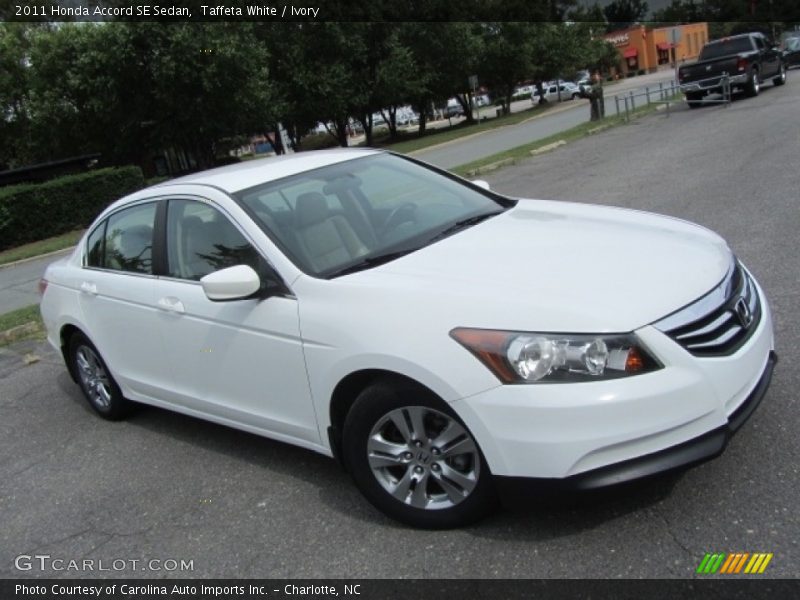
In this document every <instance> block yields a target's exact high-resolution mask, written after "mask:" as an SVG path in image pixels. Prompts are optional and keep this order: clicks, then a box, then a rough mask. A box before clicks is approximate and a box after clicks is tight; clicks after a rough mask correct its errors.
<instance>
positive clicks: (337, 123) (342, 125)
mask: <svg viewBox="0 0 800 600" xmlns="http://www.w3.org/2000/svg"><path fill="white" fill-rule="evenodd" d="M333 125H334V127H335V128H336V139H337V141H338V142H339V145H340V146H341V147H342V148H347V147H348V146H349V145H350V141H349V140H348V139H347V118H341V117H339V118H336V119H335V120H334V121H333Z"/></svg>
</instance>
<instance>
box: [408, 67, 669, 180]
mask: <svg viewBox="0 0 800 600" xmlns="http://www.w3.org/2000/svg"><path fill="white" fill-rule="evenodd" d="M672 76H673V72H672V71H659V72H657V73H652V74H649V75H644V76H642V77H634V78H631V79H628V80H625V81H621V82H619V83H616V84H614V85H612V86H608V88H607V90H606V112H607V114H613V113H614V110H615V109H614V101H613V99H612V98H613V96H614V95H617V94H626V93H630V92H631V91H634V93H636V90H639V89H640V88H643V87H644V86H652V87H653V88H658V84H659V83H664V82H668V81H670V80H671V79H672ZM515 105H516V106H517V107H524V108H528V107H530V102H529V101H524V102H518V103H515ZM513 108H514V107H512V109H513ZM554 110H555V114H544V115H542V116H541V117H538V118H533V119H531V120H529V121H527V122H525V123H520V124H518V125H511V126H508V127H503V128H501V129H496V130H492V131H487V132H486V133H482V134H479V135H475V136H470V137H468V138H467V139H463V140H456V141H453V142H450V143H446V144H442V145H439V146H434V147H432V148H429V149H427V150H421V151H419V152H414V156H415V157H416V158H419V159H421V160H424V161H426V162H429V163H431V164H434V165H436V166H438V167H442V168H444V169H451V168H453V167H457V166H459V165H463V164H466V163H469V162H472V161H474V160H478V159H481V158H483V157H485V156H491V155H492V154H497V153H498V152H503V151H505V150H509V149H511V148H516V147H517V146H522V145H524V144H529V143H530V142H535V141H536V140H541V139H543V138H546V137H548V136H551V135H554V134H556V133H559V132H561V131H566V130H567V129H571V128H572V127H575V126H576V125H580V124H581V123H585V122H587V121H588V120H589V101H588V100H571V101H568V102H565V103H563V106H559V107H557V108H556V109H554Z"/></svg>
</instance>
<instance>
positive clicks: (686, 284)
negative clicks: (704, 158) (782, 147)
mask: <svg viewBox="0 0 800 600" xmlns="http://www.w3.org/2000/svg"><path fill="white" fill-rule="evenodd" d="M732 260H733V257H732V254H731V251H730V249H729V248H728V246H727V244H726V243H725V241H724V240H723V239H722V238H720V237H719V236H718V235H716V234H714V233H713V232H711V231H709V230H707V229H705V228H703V227H700V226H699V225H695V224H692V223H688V222H686V221H682V220H679V219H675V218H671V217H664V216H659V215H654V214H649V213H644V212H639V211H633V210H627V209H619V208H609V207H600V206H593V205H586V204H575V203H569V202H549V201H540V200H520V201H519V202H518V204H517V206H515V207H514V208H511V209H509V210H508V211H506V212H505V213H503V214H500V215H498V216H496V217H493V218H491V219H488V220H486V221H483V222H481V223H479V224H477V225H475V226H473V227H471V228H469V229H466V230H463V231H461V232H459V233H457V234H454V235H452V236H450V237H447V238H445V239H443V240H441V241H438V242H436V243H434V244H431V245H430V246H427V247H425V248H422V249H420V250H418V251H416V252H413V253H411V254H409V255H406V256H403V257H401V258H399V259H397V260H394V261H392V262H390V263H387V264H384V265H381V266H378V267H375V268H373V269H370V270H367V271H361V272H358V273H354V274H352V275H348V276H345V277H341V278H339V279H336V280H334V281H337V282H340V283H341V285H343V286H346V287H348V288H350V287H351V286H355V287H356V288H358V294H359V295H360V299H361V300H362V301H364V302H365V303H366V302H380V303H382V305H383V306H385V307H386V308H387V309H390V310H400V311H426V312H428V313H431V312H432V313H435V314H437V317H436V318H437V320H438V321H440V322H443V324H445V325H447V326H469V327H487V328H497V329H519V330H533V331H553V332H555V331H559V332H581V331H585V332H623V331H632V330H634V329H637V328H639V327H642V326H644V325H647V324H649V323H652V322H654V321H656V320H658V319H660V318H661V317H664V316H666V315H668V314H670V313H672V312H674V311H675V310H677V309H679V308H681V307H683V306H685V305H686V304H689V303H690V302H692V301H693V300H695V299H697V298H698V297H700V296H701V295H703V294H705V293H706V292H708V291H709V290H711V289H712V288H713V287H714V286H715V285H716V284H718V283H719V282H720V281H721V280H722V278H723V277H724V276H725V274H726V273H727V271H728V269H729V268H730V265H731V261H732ZM359 304H361V302H359Z"/></svg>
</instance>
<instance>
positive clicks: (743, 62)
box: [736, 56, 747, 71]
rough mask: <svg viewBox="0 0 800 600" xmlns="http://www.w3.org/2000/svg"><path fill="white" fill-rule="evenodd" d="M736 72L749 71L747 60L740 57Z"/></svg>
mask: <svg viewBox="0 0 800 600" xmlns="http://www.w3.org/2000/svg"><path fill="white" fill-rule="evenodd" d="M736 70H737V71H746V70H747V59H746V58H744V57H743V56H740V57H739V58H738V59H737V61H736Z"/></svg>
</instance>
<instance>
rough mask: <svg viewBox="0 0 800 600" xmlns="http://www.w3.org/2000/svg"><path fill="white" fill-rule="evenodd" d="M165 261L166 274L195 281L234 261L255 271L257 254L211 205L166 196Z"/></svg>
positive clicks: (257, 261)
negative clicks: (169, 198)
mask: <svg viewBox="0 0 800 600" xmlns="http://www.w3.org/2000/svg"><path fill="white" fill-rule="evenodd" d="M167 265H168V275H169V276H170V277H175V278H178V279H189V280H192V281H198V280H199V279H200V278H202V277H205V276H206V275H208V274H209V273H213V272H214V271H219V270H220V269H225V268H227V267H233V266H235V265H249V266H251V267H253V268H254V269H255V270H256V271H258V268H259V255H258V252H257V251H256V249H255V248H253V246H252V245H251V244H250V243H249V242H248V241H247V240H246V239H245V237H244V236H243V235H242V233H241V232H240V231H239V230H238V229H237V228H236V227H235V226H234V225H233V223H231V222H230V220H228V218H227V217H226V216H225V215H223V214H222V213H221V212H220V211H219V210H217V209H216V208H214V207H213V206H211V205H209V204H207V203H205V202H199V201H196V200H170V201H169V206H168V209H167Z"/></svg>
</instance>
